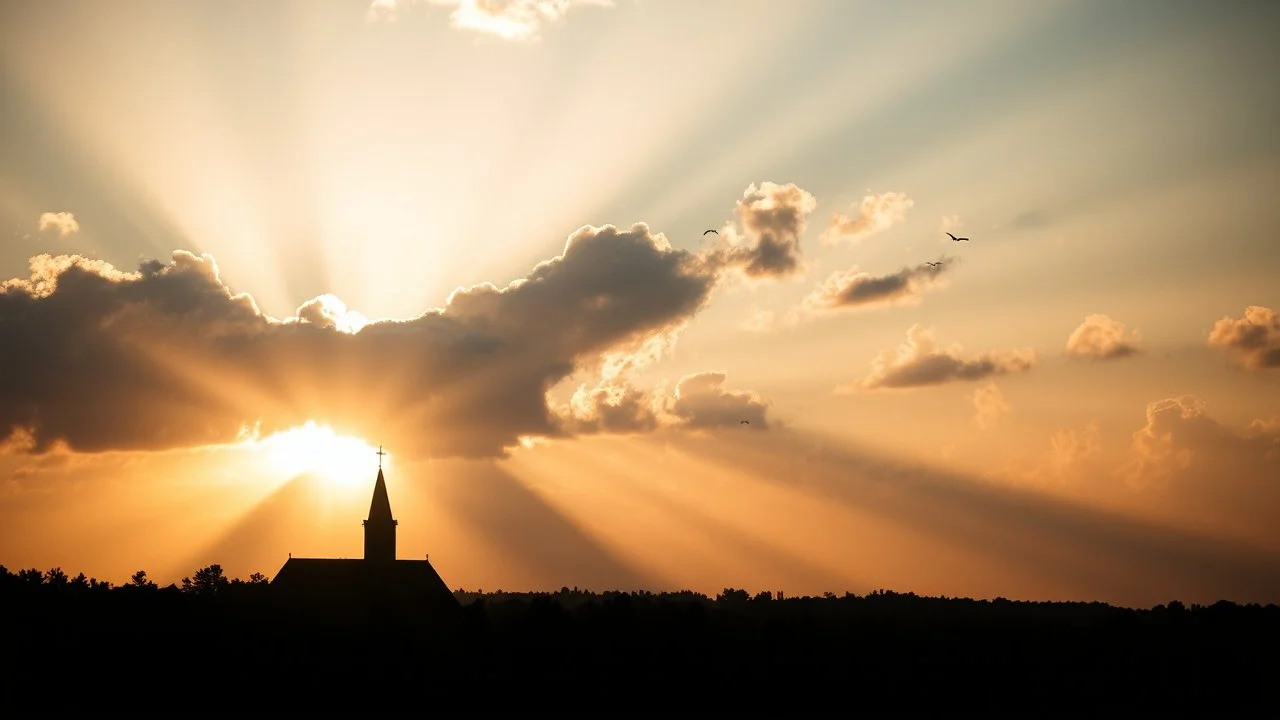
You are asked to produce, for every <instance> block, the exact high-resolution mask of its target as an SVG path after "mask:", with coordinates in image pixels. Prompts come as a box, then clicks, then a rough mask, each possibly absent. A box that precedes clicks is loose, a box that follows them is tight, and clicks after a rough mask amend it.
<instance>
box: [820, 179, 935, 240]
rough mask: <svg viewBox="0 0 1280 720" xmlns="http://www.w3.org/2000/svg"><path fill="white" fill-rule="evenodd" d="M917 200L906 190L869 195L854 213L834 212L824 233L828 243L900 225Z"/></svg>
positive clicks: (855, 207) (856, 206)
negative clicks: (908, 195) (909, 195)
mask: <svg viewBox="0 0 1280 720" xmlns="http://www.w3.org/2000/svg"><path fill="white" fill-rule="evenodd" d="M913 205H915V201H914V200H912V199H911V198H909V197H907V194H906V193H900V192H887V193H881V194H879V195H867V196H865V197H863V198H862V201H861V202H859V203H857V204H856V205H855V206H854V208H853V209H854V210H855V211H856V212H855V213H854V214H853V215H845V214H844V213H841V212H836V213H832V215H831V226H830V227H829V228H827V230H826V232H824V233H823V234H822V242H823V244H825V245H834V244H836V243H838V242H840V241H841V240H858V239H861V238H863V237H866V236H868V235H872V234H874V233H877V232H879V231H881V230H887V229H888V228H891V227H893V226H894V225H897V224H898V223H900V222H902V221H903V220H904V219H906V217H907V211H908V210H910V209H911V207H912V206H913Z"/></svg>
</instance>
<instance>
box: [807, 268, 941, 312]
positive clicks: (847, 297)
mask: <svg viewBox="0 0 1280 720" xmlns="http://www.w3.org/2000/svg"><path fill="white" fill-rule="evenodd" d="M955 262H956V261H955V260H954V259H953V258H943V259H941V260H939V261H938V262H937V263H936V264H929V263H922V264H920V265H917V266H915V267H904V268H902V269H901V270H899V271H898V272H896V273H891V274H889V275H872V274H871V273H866V272H859V271H858V268H856V267H854V268H851V269H849V270H847V271H844V272H836V273H832V274H831V276H830V277H828V278H827V279H826V281H824V282H823V283H822V285H820V286H819V287H818V288H817V289H816V290H814V292H813V293H812V294H810V295H809V296H808V297H807V298H805V300H804V301H803V303H802V305H803V306H804V307H805V308H806V309H808V310H811V311H825V310H842V309H863V308H873V307H886V306H890V305H915V304H918V303H919V302H920V299H921V296H922V295H924V293H926V292H928V291H930V290H933V289H936V288H940V287H942V283H943V280H942V274H943V273H945V272H946V271H947V270H949V269H950V268H951V267H953V266H954V265H955Z"/></svg>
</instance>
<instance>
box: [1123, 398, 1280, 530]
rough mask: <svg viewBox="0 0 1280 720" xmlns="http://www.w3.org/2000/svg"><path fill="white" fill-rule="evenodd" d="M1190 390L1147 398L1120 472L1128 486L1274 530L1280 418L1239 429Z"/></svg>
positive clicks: (1279, 520)
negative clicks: (1218, 417)
mask: <svg viewBox="0 0 1280 720" xmlns="http://www.w3.org/2000/svg"><path fill="white" fill-rule="evenodd" d="M1207 408H1208V403H1207V402H1205V401H1204V400H1202V399H1200V398H1197V397H1195V396H1191V395H1183V396H1180V397H1172V398H1165V399H1162V400H1157V401H1156V402H1152V403H1149V404H1148V405H1147V411H1146V424H1145V425H1144V426H1143V427H1142V428H1140V429H1139V430H1138V431H1137V432H1135V433H1133V436H1132V440H1131V443H1130V448H1129V450H1130V455H1129V459H1128V461H1127V462H1126V463H1125V464H1124V465H1122V466H1121V468H1120V469H1119V470H1118V473H1119V474H1120V475H1121V476H1122V477H1123V478H1124V479H1125V480H1127V481H1128V483H1129V484H1130V486H1131V487H1133V488H1135V489H1139V490H1144V491H1147V492H1150V493H1154V494H1156V495H1158V496H1163V497H1164V498H1165V499H1167V500H1170V501H1173V502H1174V503H1175V504H1177V505H1181V506H1182V507H1183V508H1184V509H1187V510H1189V511H1193V512H1195V513H1196V514H1197V515H1203V516H1206V517H1208V516H1212V515H1216V516H1217V517H1218V519H1219V520H1222V521H1224V522H1226V523H1228V524H1230V525H1231V527H1232V528H1233V530H1244V531H1249V532H1252V533H1254V534H1259V535H1261V534H1270V535H1271V536H1272V537H1274V536H1275V528H1276V527H1280V422H1276V421H1275V420H1274V419H1273V420H1266V421H1263V420H1259V421H1255V422H1254V423H1252V424H1251V425H1250V426H1249V427H1247V428H1245V429H1243V430H1236V429H1234V428H1230V427H1227V426H1225V425H1222V424H1221V423H1219V422H1218V421H1216V420H1214V419H1213V418H1212V417H1210V416H1209V415H1208V414H1207V412H1206V410H1207Z"/></svg>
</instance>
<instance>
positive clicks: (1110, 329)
mask: <svg viewBox="0 0 1280 720" xmlns="http://www.w3.org/2000/svg"><path fill="white" fill-rule="evenodd" d="M1138 352H1139V349H1138V333H1137V332H1133V333H1129V332H1127V331H1126V330H1125V326H1124V323H1122V322H1120V321H1118V320H1113V319H1112V318H1110V317H1108V316H1106V315H1089V316H1086V317H1085V319H1084V322H1083V323H1081V324H1080V327H1078V328H1076V329H1075V330H1074V331H1072V333H1071V336H1070V337H1068V338H1067V355H1069V356H1071V357H1076V358H1083V359H1086V360H1116V359H1119V358H1125V357H1129V356H1131V355H1136V354H1137V353H1138Z"/></svg>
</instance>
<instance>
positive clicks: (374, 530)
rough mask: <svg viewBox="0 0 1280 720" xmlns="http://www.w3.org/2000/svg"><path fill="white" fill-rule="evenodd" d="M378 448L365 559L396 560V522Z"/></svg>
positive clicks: (365, 528) (367, 523)
mask: <svg viewBox="0 0 1280 720" xmlns="http://www.w3.org/2000/svg"><path fill="white" fill-rule="evenodd" d="M383 455H386V453H384V452H383V451H382V447H381V446H379V447H378V479H377V481H375V482H374V484H373V501H372V502H371V503H370V504H369V519H368V520H365V521H364V559H365V560H395V559H396V525H397V524H399V523H397V522H396V520H395V518H393V517H392V516H391V500H390V498H388V497H387V481H386V479H385V478H384V477H383V476H382V456H383Z"/></svg>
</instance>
